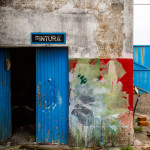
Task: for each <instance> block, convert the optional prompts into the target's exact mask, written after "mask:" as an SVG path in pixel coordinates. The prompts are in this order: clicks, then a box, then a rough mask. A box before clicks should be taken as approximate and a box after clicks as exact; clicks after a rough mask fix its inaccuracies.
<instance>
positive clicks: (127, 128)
mask: <svg viewBox="0 0 150 150" xmlns="http://www.w3.org/2000/svg"><path fill="white" fill-rule="evenodd" d="M132 4H133V1H132V0H93V1H92V0H9V1H8V0H1V1H0V47H22V46H23V47H26V46H28V47H38V46H42V47H45V46H60V47H61V46H68V47H69V68H70V71H69V78H70V79H69V80H70V96H69V100H70V106H69V132H70V135H69V136H70V138H69V144H70V145H72V146H84V147H88V146H93V145H96V146H102V145H107V146H118V145H128V144H129V143H130V144H133V122H132V121H133V113H132V112H133V93H132V90H133V88H132V85H133V84H132V83H133V61H132V58H133V52H132V51H133V48H132V45H133V43H132V16H133V10H132V9H133V8H132ZM31 32H66V34H67V44H66V45H31V41H30V34H31Z"/></svg>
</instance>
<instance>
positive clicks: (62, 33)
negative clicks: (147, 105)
mask: <svg viewBox="0 0 150 150" xmlns="http://www.w3.org/2000/svg"><path fill="white" fill-rule="evenodd" d="M34 34H42V35H43V34H44V35H49V34H57V35H60V34H61V35H64V42H63V43H62V42H50V43H48V42H40V43H39V42H32V35H34ZM31 44H66V33H64V32H60V33H59V32H31Z"/></svg>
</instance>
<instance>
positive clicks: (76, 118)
mask: <svg viewBox="0 0 150 150" xmlns="http://www.w3.org/2000/svg"><path fill="white" fill-rule="evenodd" d="M132 70H133V60H132V59H98V58H97V59H70V60H69V80H70V107H69V124H70V125H69V130H70V131H69V132H70V145H72V146H84V147H89V146H90V147H91V146H92V145H95V146H105V145H107V146H117V145H126V144H131V143H133V141H132V140H133V128H132V127H133V125H132V121H133V114H132V111H133V97H132V96H133V94H132V91H133V87H132V84H131V83H132V80H133V71H132Z"/></svg>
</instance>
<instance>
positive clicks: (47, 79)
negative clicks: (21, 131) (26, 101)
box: [0, 48, 69, 144]
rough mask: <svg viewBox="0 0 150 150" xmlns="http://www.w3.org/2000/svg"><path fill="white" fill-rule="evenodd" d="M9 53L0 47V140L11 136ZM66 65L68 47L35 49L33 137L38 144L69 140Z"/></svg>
mask: <svg viewBox="0 0 150 150" xmlns="http://www.w3.org/2000/svg"><path fill="white" fill-rule="evenodd" d="M9 53H10V51H9V50H8V49H0V142H4V141H5V140H7V139H8V138H10V137H11V135H12V123H11V122H12V121H11V120H12V119H11V70H10V69H9V70H8V67H9V63H10V62H11V61H10V62H9V60H10V54H9ZM7 63H8V64H7ZM68 66H69V64H68V49H67V48H36V139H37V142H38V143H45V144H46V143H51V144H67V143H68V128H69V127H68V115H69V70H68Z"/></svg>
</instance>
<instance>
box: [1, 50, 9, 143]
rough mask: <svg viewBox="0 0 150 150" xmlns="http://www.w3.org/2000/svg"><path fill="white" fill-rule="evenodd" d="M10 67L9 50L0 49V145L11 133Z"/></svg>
mask: <svg viewBox="0 0 150 150" xmlns="http://www.w3.org/2000/svg"><path fill="white" fill-rule="evenodd" d="M6 64H7V65H6ZM10 65H11V64H10V55H9V50H8V49H0V143H2V142H4V141H5V140H7V139H8V138H9V137H10V136H11V133H12V126H11V98H10V95H11V79H10V77H11V76H10V75H11V72H10Z"/></svg>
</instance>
